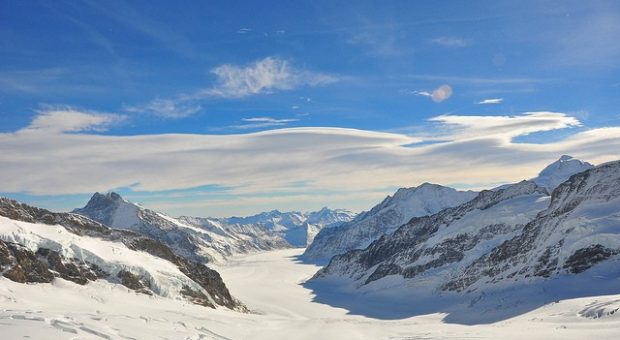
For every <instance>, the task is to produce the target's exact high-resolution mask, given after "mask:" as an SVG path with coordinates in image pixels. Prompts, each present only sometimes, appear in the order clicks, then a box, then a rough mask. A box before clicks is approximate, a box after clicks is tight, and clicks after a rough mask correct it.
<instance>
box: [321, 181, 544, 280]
mask: <svg viewBox="0 0 620 340" xmlns="http://www.w3.org/2000/svg"><path fill="white" fill-rule="evenodd" d="M548 198H549V197H548V193H547V190H546V189H544V188H542V187H539V186H538V185H536V183H534V182H531V181H522V182H520V183H517V184H513V185H511V186H508V187H506V188H504V189H501V190H497V191H489V190H485V191H482V192H481V193H480V194H478V196H477V197H476V198H474V199H473V200H471V201H469V202H466V203H464V204H462V205H459V206H457V207H454V208H447V209H444V210H442V211H440V212H438V213H436V214H433V215H430V216H422V217H416V218H413V219H411V220H410V221H409V222H408V223H406V224H405V225H403V226H402V227H400V228H398V230H396V231H395V232H394V233H393V234H391V235H386V236H383V237H381V238H380V239H379V240H377V241H375V242H373V243H372V244H371V245H370V246H369V247H368V248H367V249H364V250H355V251H350V252H348V253H345V254H343V255H339V256H336V257H334V258H333V259H332V261H331V262H330V264H329V265H328V266H327V267H325V268H324V269H322V270H321V271H319V272H318V273H317V275H316V278H321V277H329V276H345V277H348V278H350V279H352V280H353V281H354V282H356V284H357V285H361V284H369V283H371V282H373V281H377V280H379V279H382V278H384V277H386V276H388V275H397V274H398V275H402V276H403V277H404V278H414V277H416V276H419V275H426V273H427V272H430V271H432V272H433V274H432V275H433V279H432V280H433V281H438V282H443V281H445V279H446V277H447V276H449V275H450V274H451V273H452V272H453V271H454V270H455V268H456V267H460V266H464V265H465V264H467V263H470V262H472V261H474V260H476V259H477V258H478V257H479V256H480V254H483V253H485V252H487V251H488V250H489V249H492V248H493V247H496V246H498V245H499V244H501V243H502V242H504V241H506V240H508V239H510V238H512V237H514V236H515V235H516V234H518V233H519V232H520V230H521V229H522V228H523V226H524V225H525V224H527V223H528V222H530V221H531V220H532V219H533V218H534V217H535V216H536V214H537V213H538V212H540V211H541V210H543V209H545V208H546V207H547V205H548V203H549V200H548ZM427 284H428V282H427ZM435 285H436V283H435Z"/></svg>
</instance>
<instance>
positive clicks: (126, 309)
mask: <svg viewBox="0 0 620 340" xmlns="http://www.w3.org/2000/svg"><path fill="white" fill-rule="evenodd" d="M301 252H302V250H300V249H293V250H283V251H274V252H268V253H261V254H255V255H251V256H246V257H237V258H234V259H233V260H232V261H231V262H230V263H228V264H227V265H226V266H223V267H220V268H218V271H220V272H221V274H222V276H223V278H224V279H225V280H226V282H227V283H228V285H229V286H230V288H231V290H232V291H234V292H235V293H236V295H237V296H238V297H239V298H240V299H242V300H243V301H245V302H246V303H247V305H248V307H249V308H250V309H253V310H254V311H257V312H258V313H256V314H243V313H237V312H233V311H230V310H227V309H223V308H220V309H216V310H213V309H207V308H204V307H200V306H196V305H192V304H188V303H184V302H182V301H175V300H170V299H165V298H161V297H158V296H147V295H144V294H136V293H135V292H133V291H130V290H128V289H126V288H125V287H123V286H120V285H113V284H110V283H107V282H105V281H97V282H93V283H91V284H89V285H86V286H80V285H76V284H73V283H71V282H67V281H64V280H62V279H57V280H55V281H54V283H53V284H40V285H36V286H33V285H23V284H18V283H15V282H12V281H9V280H7V279H4V278H0V324H1V325H2V326H1V327H0V330H1V332H2V333H1V334H2V338H3V339H4V338H6V339H19V338H22V337H25V336H29V337H30V339H106V338H107V339H132V338H133V339H317V338H321V339H412V338H424V339H470V338H476V339H523V338H527V339H545V340H548V339H562V340H571V339H588V338H599V339H615V338H619V337H620V315H618V314H617V313H615V314H610V315H607V316H606V317H602V318H597V319H593V318H591V317H586V316H585V315H584V316H581V315H580V312H581V311H583V310H584V309H586V308H590V307H593V306H594V304H598V305H597V306H603V304H604V303H608V302H613V301H617V300H619V299H620V295H616V296H599V297H592V298H580V299H572V300H566V301H559V302H558V303H552V304H549V305H546V306H543V307H541V308H539V309H537V310H534V311H531V312H529V313H527V314H523V315H520V316H518V317H515V318H512V319H509V320H505V321H502V322H497V323H494V324H488V325H476V326H465V325H457V324H446V323H444V322H443V321H442V319H443V318H444V315H442V314H429V315H421V316H415V317H406V318H402V319H394V320H384V319H379V318H370V317H366V316H363V315H351V314H350V313H349V311H348V310H346V309H342V308H334V307H331V306H330V305H328V304H321V303H316V302H313V299H314V296H313V294H312V291H310V290H308V289H305V288H304V287H303V286H301V285H300V283H302V282H304V281H305V280H306V279H308V278H310V277H311V276H312V275H313V274H314V273H315V272H316V270H317V269H318V268H317V267H316V266H313V265H307V264H302V263H300V262H298V261H297V260H296V258H297V256H298V255H300V253H301Z"/></svg>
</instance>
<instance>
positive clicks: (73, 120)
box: [19, 106, 126, 134]
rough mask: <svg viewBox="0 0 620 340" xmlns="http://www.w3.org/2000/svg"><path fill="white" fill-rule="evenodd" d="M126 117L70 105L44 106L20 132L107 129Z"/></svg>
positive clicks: (46, 132) (53, 132) (49, 132)
mask: <svg viewBox="0 0 620 340" xmlns="http://www.w3.org/2000/svg"><path fill="white" fill-rule="evenodd" d="M125 118H126V117H125V116H123V115H118V114H111V113H100V112H94V111H83V110H78V109H75V108H72V107H69V106H59V107H50V106H44V107H43V109H41V110H39V111H38V115H37V116H35V118H34V119H33V120H32V122H31V123H30V125H29V126H27V127H26V128H24V129H22V130H20V131H19V132H38V133H45V134H56V133H65V132H88V131H97V132H101V131H106V130H107V129H108V128H109V127H110V126H111V125H113V124H116V123H119V122H121V121H123V120H124V119H125Z"/></svg>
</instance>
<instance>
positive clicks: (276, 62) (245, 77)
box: [124, 57, 338, 118]
mask: <svg viewBox="0 0 620 340" xmlns="http://www.w3.org/2000/svg"><path fill="white" fill-rule="evenodd" d="M211 72H212V73H213V74H215V76H216V77H217V80H216V84H215V85H214V86H212V87H210V88H207V89H201V90H197V91H194V92H193V93H190V94H180V95H177V96H175V97H173V98H156V99H154V100H152V101H150V102H148V103H146V104H144V105H136V106H126V107H125V108H124V109H125V111H127V112H140V113H147V114H153V115H156V116H159V117H163V118H184V117H187V116H190V115H192V114H194V113H196V112H198V111H200V110H201V109H202V107H201V105H200V102H201V101H202V100H206V99H213V98H228V99H233V98H244V97H248V96H251V95H258V94H263V93H273V92H276V91H287V90H294V89H296V88H298V87H303V86H320V85H325V84H329V83H333V82H335V81H337V80H338V79H337V78H336V77H335V76H332V75H328V74H324V73H318V72H311V71H307V70H301V69H297V68H295V67H293V66H292V65H291V63H290V62H289V61H287V60H283V59H280V58H275V57H267V58H264V59H262V60H258V61H256V62H254V63H252V64H250V65H247V66H238V65H230V64H225V65H220V66H218V67H216V68H214V69H212V70H211ZM307 101H308V102H309V101H310V98H307Z"/></svg>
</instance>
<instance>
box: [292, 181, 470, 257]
mask: <svg viewBox="0 0 620 340" xmlns="http://www.w3.org/2000/svg"><path fill="white" fill-rule="evenodd" d="M476 194H477V193H475V192H473V191H457V190H455V189H452V188H448V187H444V186H441V185H437V184H429V183H424V184H422V185H420V186H418V187H413V188H401V189H398V191H396V193H394V195H393V196H388V197H386V198H385V199H384V200H383V202H381V203H380V204H378V205H376V206H375V207H373V208H372V209H371V210H370V211H368V212H365V213H361V214H360V215H358V216H357V217H356V218H355V219H354V220H352V221H351V222H348V223H344V224H343V225H341V226H339V227H337V228H329V229H323V230H322V231H320V232H319V234H318V235H317V236H316V237H315V239H314V241H313V242H312V244H310V246H308V249H307V250H306V252H305V253H304V255H303V256H304V257H305V258H307V259H309V260H326V259H329V258H331V257H332V256H334V255H337V254H342V253H345V252H347V251H349V250H352V249H361V248H364V247H366V246H368V245H369V244H370V243H371V242H372V241H374V240H376V239H378V238H379V237H381V236H382V235H383V234H389V233H391V232H393V231H394V230H395V229H396V228H398V227H399V226H401V225H403V224H404V223H406V222H407V221H409V220H410V219H411V218H413V217H416V216H425V215H430V214H433V213H436V212H438V211H440V210H443V209H445V208H448V207H454V206H457V205H459V204H462V203H464V202H467V201H469V200H471V199H472V198H474V197H475V196H476Z"/></svg>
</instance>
